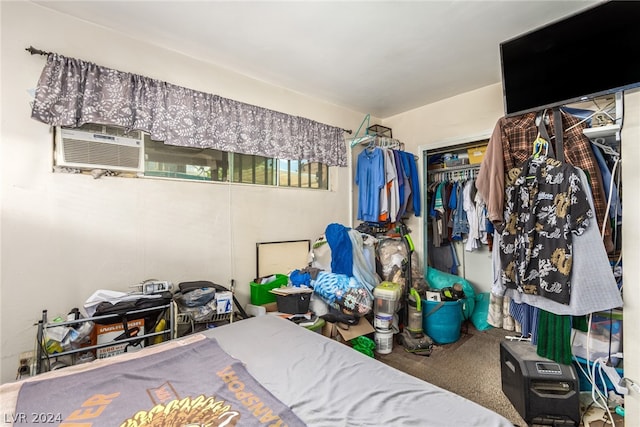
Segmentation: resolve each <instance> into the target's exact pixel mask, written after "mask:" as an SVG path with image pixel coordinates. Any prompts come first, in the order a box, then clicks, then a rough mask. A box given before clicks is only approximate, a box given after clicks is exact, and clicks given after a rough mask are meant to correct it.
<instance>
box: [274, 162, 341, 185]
mask: <svg viewBox="0 0 640 427" xmlns="http://www.w3.org/2000/svg"><path fill="white" fill-rule="evenodd" d="M278 163H279V165H280V167H279V169H278V172H279V173H278V175H279V185H280V186H281V187H301V188H321V189H325V190H326V189H328V188H329V180H328V177H329V168H328V167H327V165H323V164H322V163H317V162H307V161H305V160H302V161H298V160H279V161H278Z"/></svg>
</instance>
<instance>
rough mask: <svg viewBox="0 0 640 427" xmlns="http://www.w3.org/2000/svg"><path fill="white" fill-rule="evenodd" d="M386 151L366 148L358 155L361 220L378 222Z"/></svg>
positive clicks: (359, 215) (359, 216)
mask: <svg viewBox="0 0 640 427" xmlns="http://www.w3.org/2000/svg"><path fill="white" fill-rule="evenodd" d="M384 160H385V159H384V153H383V152H382V150H381V149H380V148H378V147H371V148H369V147H368V148H365V149H364V150H362V152H361V153H360V154H359V155H358V164H357V165H356V177H355V180H356V185H357V186H358V215H357V218H358V219H359V220H361V221H368V222H378V217H379V215H380V190H381V189H382V187H383V186H384V184H385V172H384Z"/></svg>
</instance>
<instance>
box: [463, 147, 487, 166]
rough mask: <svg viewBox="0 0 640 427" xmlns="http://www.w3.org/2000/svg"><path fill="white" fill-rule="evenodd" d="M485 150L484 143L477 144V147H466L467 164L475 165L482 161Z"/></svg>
mask: <svg viewBox="0 0 640 427" xmlns="http://www.w3.org/2000/svg"><path fill="white" fill-rule="evenodd" d="M486 152H487V146H486V145H479V146H477V147H471V148H469V149H467V153H469V164H470V165H476V164H479V163H482V159H484V154H485V153H486Z"/></svg>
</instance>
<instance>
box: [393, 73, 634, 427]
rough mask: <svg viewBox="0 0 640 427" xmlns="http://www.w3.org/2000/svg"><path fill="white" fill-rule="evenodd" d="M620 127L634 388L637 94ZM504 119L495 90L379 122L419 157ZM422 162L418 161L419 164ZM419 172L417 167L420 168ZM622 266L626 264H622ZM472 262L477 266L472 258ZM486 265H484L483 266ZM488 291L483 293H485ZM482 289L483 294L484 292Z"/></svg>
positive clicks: (418, 231)
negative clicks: (423, 152)
mask: <svg viewBox="0 0 640 427" xmlns="http://www.w3.org/2000/svg"><path fill="white" fill-rule="evenodd" d="M624 104H625V105H624V109H625V112H624V124H623V130H622V159H623V160H622V166H621V171H622V182H623V183H624V188H625V189H627V191H624V190H623V198H622V205H623V218H624V225H623V237H622V239H623V240H622V242H623V247H622V253H623V266H624V283H625V287H624V289H625V292H624V326H625V329H624V343H623V348H624V355H625V358H624V366H625V372H624V373H625V376H626V377H628V378H630V379H631V380H632V381H635V382H636V383H637V384H640V341H639V340H638V339H637V332H636V330H635V328H634V327H633V326H631V325H638V324H640V292H637V286H638V285H637V284H638V283H640V265H638V263H637V262H635V260H636V259H638V254H640V228H639V227H637V226H636V224H638V223H640V192H638V191H635V190H634V189H636V188H640V171H639V170H638V168H637V167H636V162H637V159H640V90H634V91H628V92H627V93H625V96H624ZM503 115H504V108H503V104H502V87H501V84H495V85H491V86H486V87H484V88H481V89H479V90H476V91H472V92H467V93H464V94H462V95H459V96H456V97H453V98H449V99H445V100H443V101H440V102H437V103H434V104H430V105H426V106H423V107H420V108H418V109H415V110H412V111H409V112H406V113H403V114H399V115H397V116H394V117H390V118H388V119H385V120H383V121H382V124H383V125H384V126H388V127H390V128H392V129H393V135H394V137H397V138H398V139H400V140H401V141H403V142H404V143H405V145H406V147H405V149H406V150H407V151H412V152H414V153H416V154H419V155H420V157H421V154H420V152H421V151H422V149H425V148H426V149H433V148H440V147H446V146H449V145H455V144H457V143H460V142H462V140H465V139H467V138H473V139H476V137H478V136H482V135H490V132H491V131H492V130H493V128H494V126H495V123H496V121H497V120H498V119H499V118H500V117H502V116H503ZM421 160H422V159H421ZM420 168H421V170H422V164H420ZM421 221H422V219H418V218H413V219H412V221H411V222H410V223H409V224H410V227H411V228H413V230H414V232H413V233H412V237H413V240H414V243H415V246H416V249H417V250H420V251H422V248H423V232H424V229H423V227H422V224H421ZM625 260H626V263H625V262H624V261H625ZM474 262H482V260H481V259H479V258H477V259H475V260H474ZM486 262H487V263H489V262H490V259H487V260H486ZM477 284H478V285H479V286H478V287H479V288H480V289H479V290H481V291H482V290H485V291H488V290H490V283H479V282H478V283H477ZM487 286H488V287H487ZM485 287H486V289H484V288H485ZM625 411H626V414H625V420H626V422H627V423H631V424H630V425H638V424H637V423H640V393H638V392H636V391H634V390H630V394H629V395H627V396H626V398H625Z"/></svg>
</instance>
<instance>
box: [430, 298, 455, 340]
mask: <svg viewBox="0 0 640 427" xmlns="http://www.w3.org/2000/svg"><path fill="white" fill-rule="evenodd" d="M463 304H464V300H463V299H461V300H458V301H430V300H426V299H423V300H422V316H423V317H422V328H423V330H424V333H425V334H427V335H428V336H429V337H430V338H431V339H432V340H433V341H434V342H435V343H436V344H450V343H453V342H456V341H458V340H459V339H460V328H461V327H462V320H463V317H462V307H463Z"/></svg>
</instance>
